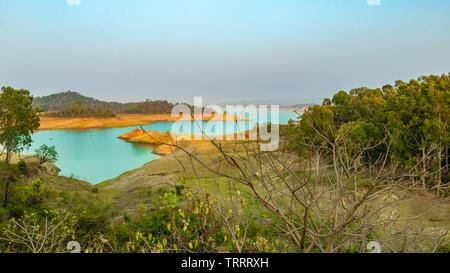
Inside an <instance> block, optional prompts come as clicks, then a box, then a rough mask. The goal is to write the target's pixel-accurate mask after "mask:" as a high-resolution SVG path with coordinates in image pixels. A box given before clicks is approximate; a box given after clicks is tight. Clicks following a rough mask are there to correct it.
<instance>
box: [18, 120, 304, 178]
mask: <svg viewBox="0 0 450 273" xmlns="http://www.w3.org/2000/svg"><path fill="white" fill-rule="evenodd" d="M268 117H269V119H268V120H269V121H270V115H268ZM290 119H293V120H295V119H297V114H295V113H294V112H291V111H280V122H279V123H280V124H287V123H288V121H289V120H290ZM255 124H256V122H238V123H237V126H236V125H235V130H236V131H238V129H237V128H238V127H239V131H243V130H247V129H251V128H253V126H254V125H255ZM172 125H173V122H156V123H152V124H149V125H145V126H143V127H144V129H145V130H148V131H157V132H160V133H165V132H169V131H171V128H172ZM184 125H185V126H186V128H189V125H191V128H198V127H199V126H198V124H197V123H195V124H193V123H192V122H190V121H188V122H183V126H184ZM136 128H139V127H127V128H112V129H100V130H82V131H80V130H77V131H69V130H55V131H42V132H37V133H35V134H33V144H32V147H31V148H30V149H29V150H28V151H26V152H24V154H33V153H34V150H35V149H37V148H38V147H40V146H41V145H42V144H47V145H49V146H52V145H54V146H55V147H56V150H57V152H58V155H59V158H58V161H57V162H56V163H55V164H56V166H57V167H58V168H60V169H61V172H60V175H63V176H69V177H70V176H72V177H74V178H77V179H81V180H85V181H88V182H90V183H92V184H98V183H100V182H103V181H106V180H109V179H112V178H114V177H117V176H119V175H120V174H122V173H124V172H127V171H130V170H133V169H136V168H139V167H141V166H142V165H144V164H145V163H148V162H150V161H153V160H155V159H157V158H158V157H159V156H157V155H155V154H153V153H152V151H153V148H152V147H151V146H149V145H138V144H132V143H128V142H126V141H124V140H121V139H118V138H117V137H118V136H120V135H122V134H124V133H127V132H130V131H132V130H134V129H136ZM227 133H228V132H227ZM211 134H222V132H215V131H214V130H212V132H211Z"/></svg>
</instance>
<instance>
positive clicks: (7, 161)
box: [5, 148, 12, 165]
mask: <svg viewBox="0 0 450 273" xmlns="http://www.w3.org/2000/svg"><path fill="white" fill-rule="evenodd" d="M11 157H12V150H11V149H10V148H6V159H5V162H6V165H9V163H10V162H11Z"/></svg>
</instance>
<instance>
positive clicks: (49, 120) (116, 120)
mask: <svg viewBox="0 0 450 273" xmlns="http://www.w3.org/2000/svg"><path fill="white" fill-rule="evenodd" d="M227 118H228V119H227ZM40 119H41V126H40V127H39V131H48V130H88V129H106V128H123V127H132V126H140V125H147V124H151V123H154V122H169V121H178V120H180V118H178V117H172V115H170V114H156V115H134V114H129V115H117V116H116V117H113V118H55V117H46V116H41V117H40ZM211 119H212V118H211V117H209V118H207V117H203V118H202V120H211ZM225 119H227V120H248V119H240V118H238V117H235V116H229V115H228V116H227V115H224V117H223V118H222V119H218V120H225ZM184 120H192V118H189V119H184Z"/></svg>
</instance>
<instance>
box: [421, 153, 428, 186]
mask: <svg viewBox="0 0 450 273" xmlns="http://www.w3.org/2000/svg"><path fill="white" fill-rule="evenodd" d="M422 168H423V170H422V179H421V180H422V187H423V188H424V189H425V188H426V182H425V177H426V173H427V164H426V160H425V147H424V148H422Z"/></svg>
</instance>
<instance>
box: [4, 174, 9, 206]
mask: <svg viewBox="0 0 450 273" xmlns="http://www.w3.org/2000/svg"><path fill="white" fill-rule="evenodd" d="M8 191H9V179H8V180H7V181H6V186H5V195H4V198H3V207H4V208H6V206H7V205H8V194H9V193H8Z"/></svg>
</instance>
